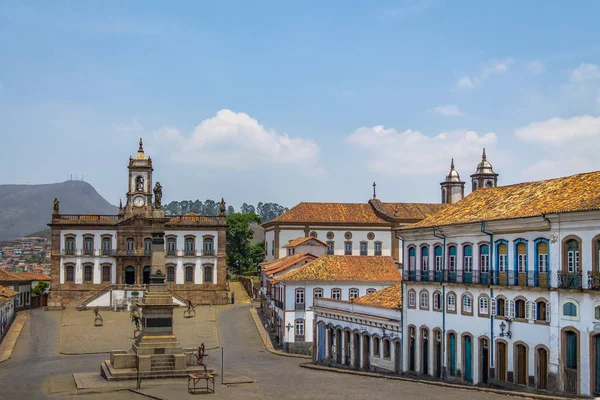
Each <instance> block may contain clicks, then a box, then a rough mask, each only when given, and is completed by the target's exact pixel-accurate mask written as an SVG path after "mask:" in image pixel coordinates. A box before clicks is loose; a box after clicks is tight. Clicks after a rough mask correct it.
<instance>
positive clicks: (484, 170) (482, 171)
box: [471, 149, 498, 192]
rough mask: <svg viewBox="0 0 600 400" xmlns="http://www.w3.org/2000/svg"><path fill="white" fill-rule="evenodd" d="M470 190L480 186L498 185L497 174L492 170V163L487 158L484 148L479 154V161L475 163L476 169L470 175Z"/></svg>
mask: <svg viewBox="0 0 600 400" xmlns="http://www.w3.org/2000/svg"><path fill="white" fill-rule="evenodd" d="M471 183H472V185H473V187H472V191H473V192H474V191H476V190H477V189H481V188H489V187H496V186H498V174H497V173H495V172H494V169H493V168H492V164H490V162H489V161H488V160H487V156H486V154H485V149H483V154H482V156H481V162H480V163H479V164H477V170H476V171H475V173H474V174H473V175H471Z"/></svg>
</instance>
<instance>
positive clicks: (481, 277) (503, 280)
mask: <svg viewBox="0 0 600 400" xmlns="http://www.w3.org/2000/svg"><path fill="white" fill-rule="evenodd" d="M404 280H405V281H408V282H434V283H435V282H439V283H466V284H473V285H484V286H487V285H497V286H524V287H525V286H528V287H549V286H550V274H548V273H545V272H538V271H526V272H515V271H487V272H481V271H478V270H474V271H463V270H457V271H447V270H445V271H415V270H404Z"/></svg>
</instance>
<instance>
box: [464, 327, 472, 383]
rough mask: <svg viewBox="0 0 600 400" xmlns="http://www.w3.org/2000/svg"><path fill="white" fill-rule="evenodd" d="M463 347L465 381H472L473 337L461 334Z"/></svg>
mask: <svg viewBox="0 0 600 400" xmlns="http://www.w3.org/2000/svg"><path fill="white" fill-rule="evenodd" d="M463 349H464V351H463V354H464V364H463V365H464V366H465V381H468V382H473V339H472V338H471V336H467V335H465V336H463Z"/></svg>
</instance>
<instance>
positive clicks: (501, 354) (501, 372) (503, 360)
mask: <svg viewBox="0 0 600 400" xmlns="http://www.w3.org/2000/svg"><path fill="white" fill-rule="evenodd" d="M496 347H497V349H496V363H497V371H498V374H497V376H498V380H500V381H506V376H507V371H508V352H507V351H506V342H501V341H497V342H496Z"/></svg>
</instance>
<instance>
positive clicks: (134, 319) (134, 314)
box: [131, 310, 140, 331]
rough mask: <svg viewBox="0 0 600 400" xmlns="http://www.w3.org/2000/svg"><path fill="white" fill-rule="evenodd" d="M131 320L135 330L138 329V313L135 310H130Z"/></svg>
mask: <svg viewBox="0 0 600 400" xmlns="http://www.w3.org/2000/svg"><path fill="white" fill-rule="evenodd" d="M131 322H133V323H134V325H135V330H136V331H139V330H140V313H138V312H137V310H133V311H132V312H131Z"/></svg>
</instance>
